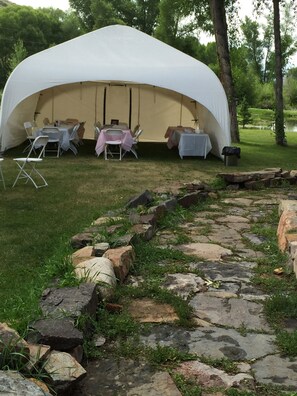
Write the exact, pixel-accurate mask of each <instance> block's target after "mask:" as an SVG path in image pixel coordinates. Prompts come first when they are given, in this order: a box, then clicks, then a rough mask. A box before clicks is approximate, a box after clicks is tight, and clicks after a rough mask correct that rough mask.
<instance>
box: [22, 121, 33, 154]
mask: <svg viewBox="0 0 297 396" xmlns="http://www.w3.org/2000/svg"><path fill="white" fill-rule="evenodd" d="M24 128H25V131H26V134H27V140H28V141H29V144H28V145H27V146H26V147H25V148H24V150H23V153H25V152H26V151H29V150H30V149H31V147H32V144H33V142H34V139H35V137H36V136H34V135H33V124H32V123H31V122H29V121H26V122H24Z"/></svg>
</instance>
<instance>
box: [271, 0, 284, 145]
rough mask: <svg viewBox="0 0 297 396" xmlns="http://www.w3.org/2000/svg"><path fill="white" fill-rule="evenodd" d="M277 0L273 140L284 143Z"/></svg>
mask: <svg viewBox="0 0 297 396" xmlns="http://www.w3.org/2000/svg"><path fill="white" fill-rule="evenodd" d="M279 1H280V0H273V28H274V47H275V141H276V144H280V145H282V146H284V145H285V144H286V138H285V126H284V98H283V71H282V69H283V68H282V51H281V35H280V15H279Z"/></svg>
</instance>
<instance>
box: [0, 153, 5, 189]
mask: <svg viewBox="0 0 297 396" xmlns="http://www.w3.org/2000/svg"><path fill="white" fill-rule="evenodd" d="M2 161H4V158H0V181H2V183H3V187H4V190H6V187H5V180H4V176H3V172H2V166H1V165H2V164H1V162H2Z"/></svg>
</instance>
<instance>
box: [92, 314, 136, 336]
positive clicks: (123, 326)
mask: <svg viewBox="0 0 297 396" xmlns="http://www.w3.org/2000/svg"><path fill="white" fill-rule="evenodd" d="M139 331H140V324H139V323H137V322H135V321H134V320H133V318H132V317H131V316H130V315H129V314H128V313H127V312H117V313H109V312H108V311H107V310H106V309H104V307H102V308H100V309H99V310H98V321H97V328H96V332H97V333H99V334H103V335H104V336H105V337H106V338H108V339H109V340H115V339H116V338H127V337H129V336H131V334H133V336H134V337H137V334H139Z"/></svg>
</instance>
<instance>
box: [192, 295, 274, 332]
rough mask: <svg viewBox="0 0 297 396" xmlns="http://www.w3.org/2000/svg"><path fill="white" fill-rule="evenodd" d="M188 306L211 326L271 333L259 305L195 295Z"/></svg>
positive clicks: (238, 300)
mask: <svg viewBox="0 0 297 396" xmlns="http://www.w3.org/2000/svg"><path fill="white" fill-rule="evenodd" d="M190 305H191V306H192V307H193V309H194V314H195V316H197V317H198V318H199V319H203V320H206V321H209V322H211V323H212V324H216V325H221V326H229V327H234V328H237V329H239V328H243V329H247V330H256V331H267V332H269V331H271V329H270V327H269V325H268V323H267V322H266V320H265V318H264V315H263V306H262V304H260V303H255V302H252V301H247V300H243V299H237V298H229V299H227V298H225V299H222V298H216V297H210V296H206V295H204V294H197V295H196V296H195V297H194V298H193V299H192V300H191V301H190Z"/></svg>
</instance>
